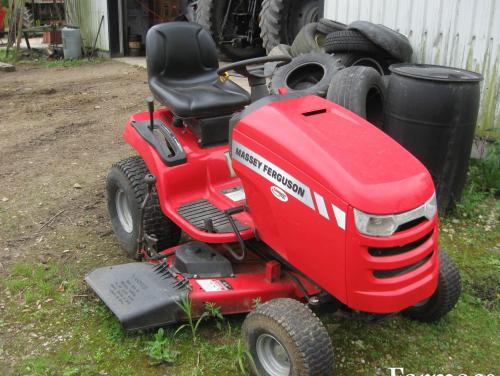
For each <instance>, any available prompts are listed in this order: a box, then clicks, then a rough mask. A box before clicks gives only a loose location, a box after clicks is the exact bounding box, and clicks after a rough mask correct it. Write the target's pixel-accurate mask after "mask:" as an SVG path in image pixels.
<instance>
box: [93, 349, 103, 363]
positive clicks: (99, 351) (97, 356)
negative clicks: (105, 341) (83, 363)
mask: <svg viewBox="0 0 500 376" xmlns="http://www.w3.org/2000/svg"><path fill="white" fill-rule="evenodd" d="M93 358H94V360H95V361H96V362H97V363H101V362H102V360H103V359H104V351H102V349H101V348H99V349H97V351H96V352H95V354H94V356H93Z"/></svg>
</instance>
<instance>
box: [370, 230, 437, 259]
mask: <svg viewBox="0 0 500 376" xmlns="http://www.w3.org/2000/svg"><path fill="white" fill-rule="evenodd" d="M433 232H434V231H431V232H430V233H428V234H427V235H425V236H424V237H422V238H420V239H418V240H415V241H414V242H412V243H408V244H405V245H402V246H399V247H390V248H372V247H370V248H368V252H369V253H370V255H372V256H375V257H384V256H395V255H400V254H402V253H406V252H409V251H412V250H414V249H415V248H418V247H420V246H421V245H422V244H424V243H425V242H426V241H427V240H429V238H430V237H431V236H432V234H433Z"/></svg>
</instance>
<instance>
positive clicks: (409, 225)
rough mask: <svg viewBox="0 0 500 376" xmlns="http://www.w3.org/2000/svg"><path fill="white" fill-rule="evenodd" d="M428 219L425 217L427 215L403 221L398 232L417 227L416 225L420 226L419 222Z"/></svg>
mask: <svg viewBox="0 0 500 376" xmlns="http://www.w3.org/2000/svg"><path fill="white" fill-rule="evenodd" d="M427 220H428V219H427V218H425V217H420V218H416V219H414V220H412V221H410V222H406V223H403V224H402V225H399V227H398V228H397V230H396V232H401V231H405V230H409V229H411V228H412V227H415V226H418V225H419V224H421V223H423V222H425V221H427Z"/></svg>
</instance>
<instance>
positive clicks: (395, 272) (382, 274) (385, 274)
mask: <svg viewBox="0 0 500 376" xmlns="http://www.w3.org/2000/svg"><path fill="white" fill-rule="evenodd" d="M433 254H434V253H433V252H432V253H430V254H428V255H427V256H425V257H424V258H423V259H422V260H420V261H417V262H416V263H414V264H411V265H408V266H404V267H402V268H397V269H390V270H375V271H374V272H373V275H374V276H375V278H380V279H384V278H392V277H398V276H400V275H403V274H407V273H409V272H411V271H413V270H415V269H417V268H419V267H421V266H422V265H424V264H425V263H426V262H427V261H429V260H430V259H431V257H432V255H433Z"/></svg>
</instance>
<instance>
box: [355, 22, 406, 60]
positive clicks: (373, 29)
mask: <svg viewBox="0 0 500 376" xmlns="http://www.w3.org/2000/svg"><path fill="white" fill-rule="evenodd" d="M349 30H356V31H359V32H360V33H362V34H363V35H364V36H365V37H366V38H368V39H369V40H371V41H372V42H373V43H375V44H376V45H377V46H379V47H380V48H381V49H383V50H384V51H385V52H386V53H387V54H389V55H390V56H392V57H393V58H394V59H396V60H397V61H398V62H409V61H410V59H411V56H412V55H413V49H412V47H411V44H410V41H409V40H408V38H407V37H406V36H404V35H403V34H401V33H398V32H397V31H396V30H393V29H390V28H388V27H386V26H384V25H376V24H374V23H371V22H368V21H355V22H353V23H351V24H350V25H349Z"/></svg>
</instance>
